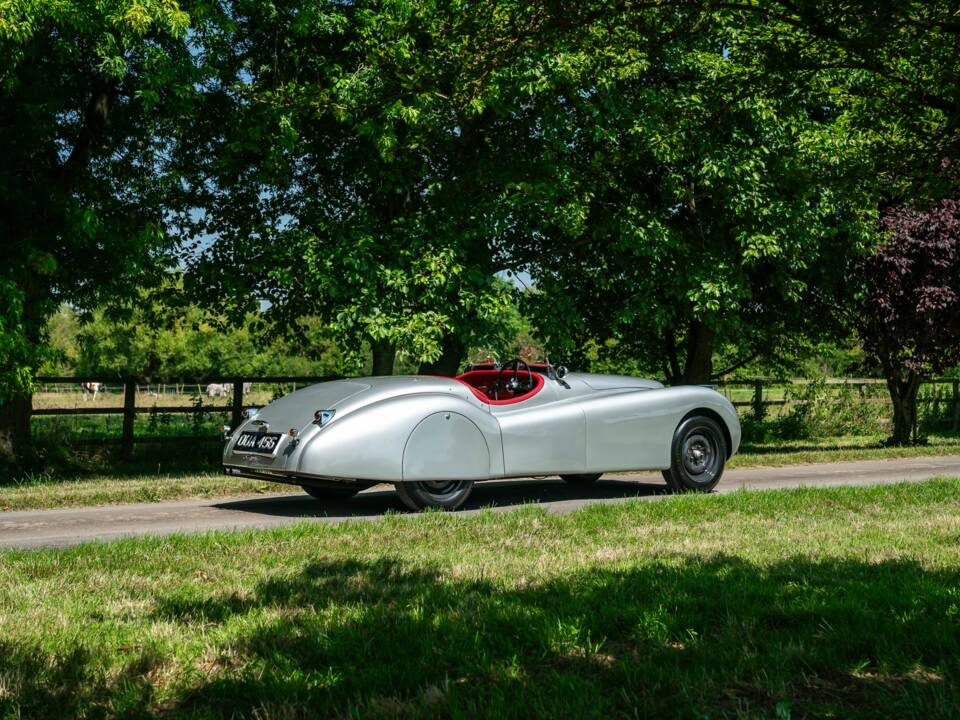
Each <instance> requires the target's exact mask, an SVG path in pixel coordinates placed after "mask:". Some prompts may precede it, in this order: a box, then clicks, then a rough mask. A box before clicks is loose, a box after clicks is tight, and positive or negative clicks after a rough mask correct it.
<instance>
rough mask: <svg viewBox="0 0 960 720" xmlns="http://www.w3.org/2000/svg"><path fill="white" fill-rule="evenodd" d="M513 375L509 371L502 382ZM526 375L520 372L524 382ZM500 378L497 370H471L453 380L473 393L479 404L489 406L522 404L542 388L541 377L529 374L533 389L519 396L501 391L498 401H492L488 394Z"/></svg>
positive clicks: (511, 371) (524, 372)
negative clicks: (482, 403)
mask: <svg viewBox="0 0 960 720" xmlns="http://www.w3.org/2000/svg"><path fill="white" fill-rule="evenodd" d="M512 375H513V370H509V371H507V372H506V373H504V380H506V379H507V378H508V377H510V376H512ZM526 376H527V373H526V371H524V370H520V377H521V378H523V379H524V380H525V379H526ZM498 377H500V371H499V370H471V371H470V372H465V373H463V374H462V375H457V377H455V378H454V380H459V381H460V382H462V383H463V384H464V385H466V386H467V387H468V388H470V390H471V391H472V392H473V394H474V395H476V396H477V398H478V399H479V400H480V401H481V402H485V403H488V404H490V405H512V404H513V403H518V402H523V401H524V400H528V399H529V398H532V397H533V396H534V395H536V394H537V393H538V392H540V390H541V388H543V375H541V374H540V373H531V377H532V379H533V387H532V388H531V389H530V390H527V391H525V392H522V393H520V394H519V395H509V391H508V390H505V389H501V391H500V396H501V397H500V399H499V400H494V399H493V398H492V397H490V395H489V394H488V393H491V392H493V386H494V384H495V383H496V382H497V378H498Z"/></svg>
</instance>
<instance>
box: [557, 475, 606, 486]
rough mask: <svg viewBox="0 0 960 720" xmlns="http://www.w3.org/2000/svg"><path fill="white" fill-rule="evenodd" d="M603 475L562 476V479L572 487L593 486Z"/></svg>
mask: <svg viewBox="0 0 960 720" xmlns="http://www.w3.org/2000/svg"><path fill="white" fill-rule="evenodd" d="M601 475H603V473H581V474H579V475H561V476H560V479H561V480H563V481H564V482H568V483H570V484H571V485H591V484H592V483H595V482H596V481H597V480H599V479H600V476H601Z"/></svg>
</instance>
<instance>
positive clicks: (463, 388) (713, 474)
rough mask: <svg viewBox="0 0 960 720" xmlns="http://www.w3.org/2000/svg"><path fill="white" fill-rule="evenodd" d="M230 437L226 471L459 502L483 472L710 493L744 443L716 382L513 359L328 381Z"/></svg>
mask: <svg viewBox="0 0 960 720" xmlns="http://www.w3.org/2000/svg"><path fill="white" fill-rule="evenodd" d="M224 435H225V437H226V439H227V444H226V447H225V449H224V452H223V466H224V469H225V471H226V472H227V473H228V474H230V475H240V476H244V477H254V478H260V479H264V480H272V481H276V482H282V483H292V484H296V485H300V486H302V487H303V489H304V490H305V491H306V492H308V493H309V494H310V495H312V496H314V497H316V498H318V499H330V498H336V497H339V498H343V497H349V496H351V495H353V494H355V493H357V492H359V491H360V490H363V489H364V488H366V487H370V486H371V485H375V484H377V483H384V482H386V483H393V484H394V486H395V487H396V490H397V493H398V495H399V496H400V499H401V500H402V501H403V502H404V504H406V505H407V506H408V507H410V508H412V509H421V508H427V507H442V508H447V509H455V508H457V507H459V506H460V505H462V504H463V502H464V501H465V500H466V499H467V496H468V495H469V494H470V491H471V489H472V488H473V484H474V483H475V482H477V481H479V480H490V479H494V478H514V477H528V476H531V475H534V476H540V475H559V476H560V477H561V478H563V479H564V480H566V481H567V482H570V483H577V484H586V483H592V482H594V481H595V480H597V479H598V478H599V477H600V476H601V475H602V474H603V473H605V472H613V471H621V470H662V471H663V476H664V478H665V479H666V481H667V484H668V485H669V487H670V488H671V489H673V490H675V491H685V490H694V491H709V490H711V489H712V488H713V487H714V486H715V485H716V484H717V482H718V481H719V480H720V475H721V474H722V473H723V466H724V462H725V461H726V460H727V459H728V458H729V457H730V456H731V455H732V454H733V453H735V452H736V451H737V448H738V447H739V445H740V423H739V422H738V420H737V414H736V412H735V411H734V408H733V406H732V405H731V404H730V402H729V401H728V400H727V399H726V398H724V397H723V396H722V395H720V394H719V393H717V392H715V391H714V390H712V389H710V388H708V387H703V386H680V387H671V388H665V387H664V386H663V385H661V384H660V383H659V382H657V381H655V380H644V379H640V378H634V377H624V376H620V375H591V374H586V373H567V372H566V370H565V369H564V368H562V367H559V368H557V367H554V366H552V365H550V364H530V365H528V364H527V363H525V362H524V361H523V360H519V359H517V360H511V361H510V362H508V363H505V364H504V365H503V366H500V365H493V364H488V365H478V366H472V367H468V368H467V371H466V372H465V373H463V374H462V375H458V376H457V377H432V376H423V375H416V376H393V377H368V378H356V379H349V380H336V381H333V382H325V383H319V384H317V385H312V386H310V387H307V388H304V389H302V390H299V391H297V392H294V393H292V394H290V395H287V396H285V397H282V398H280V399H278V400H275V401H274V402H272V403H270V404H269V405H267V406H266V407H264V408H262V409H260V410H259V411H255V410H252V411H250V412H249V413H248V418H247V419H246V420H245V421H244V422H243V424H242V425H240V427H238V428H235V429H234V430H233V431H231V430H230V428H225V433H224Z"/></svg>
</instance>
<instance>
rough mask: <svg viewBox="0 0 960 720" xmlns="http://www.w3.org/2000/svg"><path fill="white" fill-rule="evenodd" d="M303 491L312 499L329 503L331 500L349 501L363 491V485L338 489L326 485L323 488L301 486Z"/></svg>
mask: <svg viewBox="0 0 960 720" xmlns="http://www.w3.org/2000/svg"><path fill="white" fill-rule="evenodd" d="M300 487H302V488H303V491H304V492H305V493H306V494H307V495H309V496H310V497H313V498H316V499H317V500H326V501H327V502H329V501H331V500H349V499H350V498H352V497H353V496H354V495H356V494H357V493H358V492H360V491H361V490H362V489H363V486H361V485H347V484H344V485H342V486H339V487H336V486H332V485H324V486H322V487H320V486H318V485H301V486H300Z"/></svg>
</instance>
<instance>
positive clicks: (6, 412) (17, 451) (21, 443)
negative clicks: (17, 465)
mask: <svg viewBox="0 0 960 720" xmlns="http://www.w3.org/2000/svg"><path fill="white" fill-rule="evenodd" d="M32 414H33V396H31V395H30V394H29V393H15V394H14V395H12V396H11V397H10V399H9V400H7V402H6V403H4V404H3V405H2V406H0V435H2V436H4V437H5V438H6V440H7V441H8V442H9V443H10V444H11V446H12V448H13V452H14V455H16V457H17V458H20V459H28V458H31V457H32V456H33V443H32V442H31V436H30V416H31V415H32Z"/></svg>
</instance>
